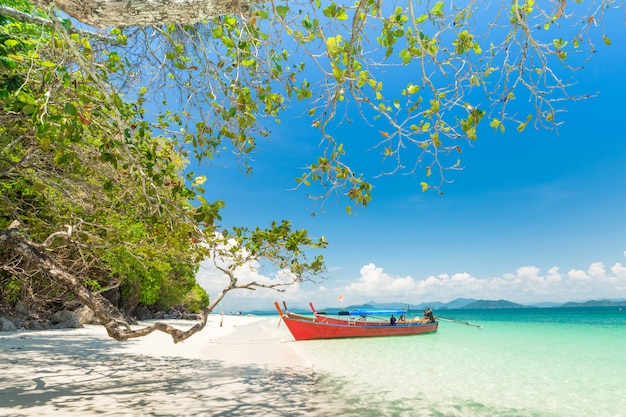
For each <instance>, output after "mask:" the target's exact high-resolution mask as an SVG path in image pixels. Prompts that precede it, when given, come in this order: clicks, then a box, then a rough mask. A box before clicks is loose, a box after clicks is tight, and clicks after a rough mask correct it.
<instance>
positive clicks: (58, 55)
mask: <svg viewBox="0 0 626 417" xmlns="http://www.w3.org/2000/svg"><path fill="white" fill-rule="evenodd" d="M18 3H19V2H18ZM17 5H18V6H22V7H23V8H25V9H26V11H28V12H29V13H32V14H35V15H36V12H35V11H34V10H29V8H28V6H27V5H25V4H24V3H19V4H17ZM37 17H39V18H40V19H45V18H44V17H41V16H37ZM29 21H30V19H29ZM45 21H46V22H47V23H46V24H45V25H46V26H50V27H51V30H43V31H42V30H41V27H40V26H39V25H40V24H41V23H40V22H39V23H36V24H35V25H33V24H31V23H21V22H18V21H14V20H10V19H7V20H5V21H3V22H2V23H3V26H2V29H3V31H2V35H1V36H2V37H1V40H2V46H1V49H0V52H1V58H2V65H3V72H2V78H1V80H0V81H1V84H0V103H2V108H3V115H4V116H3V119H4V120H3V124H2V126H0V135H1V136H0V138H1V139H0V145H1V146H0V190H1V191H2V192H1V193H0V200H1V201H2V206H1V208H0V230H2V231H1V232H0V261H1V262H0V283H1V284H2V285H0V294H2V296H3V297H2V299H3V301H4V300H6V301H9V302H10V301H15V300H17V299H22V300H25V301H29V302H31V303H32V304H36V305H42V304H45V303H46V302H50V301H54V302H65V301H71V300H77V301H79V302H81V303H82V304H84V305H87V306H88V307H89V308H91V309H92V310H93V312H94V313H95V314H96V316H97V317H98V319H99V320H100V322H101V323H102V324H103V325H104V326H105V327H106V329H107V331H108V333H109V335H110V336H112V337H114V338H116V339H118V340H125V339H128V338H131V337H139V336H143V335H146V334H148V333H150V332H152V331H154V330H161V331H164V332H167V333H169V334H171V335H172V337H173V339H174V341H176V342H178V341H181V340H184V339H185V338H187V337H189V336H191V335H192V334H194V333H195V332H197V331H199V330H201V329H202V328H203V327H204V325H205V324H206V320H207V316H208V314H209V313H210V312H211V311H212V309H213V308H214V307H215V305H217V304H218V303H219V302H220V301H221V299H222V297H223V296H224V295H225V294H226V293H227V292H228V291H229V290H232V289H238V288H248V289H253V288H255V287H259V286H263V287H269V288H280V287H281V286H283V285H287V284H288V282H287V283H285V282H279V283H270V284H264V283H241V284H240V283H238V282H237V280H236V278H234V277H233V280H232V282H231V284H230V286H229V288H228V289H227V290H225V291H223V292H222V294H218V295H217V296H216V297H215V298H214V299H212V300H210V302H208V301H207V300H206V299H205V297H204V296H203V294H202V291H200V294H199V295H196V300H199V301H198V302H199V304H198V305H197V307H198V308H201V309H202V320H201V322H200V323H198V324H197V325H196V326H194V327H193V328H192V329H190V330H188V331H186V332H183V331H180V330H177V329H175V328H174V327H171V326H168V325H165V324H163V323H156V324H155V325H152V326H148V327H145V328H142V329H139V330H132V329H131V328H130V326H129V325H128V323H127V320H126V319H125V318H124V316H123V314H122V313H121V312H120V311H119V310H117V309H116V308H114V307H113V306H112V305H111V304H110V303H109V302H108V301H107V300H106V299H105V298H104V297H102V295H100V294H101V292H102V291H105V290H109V289H111V288H113V287H119V288H121V289H122V295H123V296H124V297H125V299H126V300H130V301H131V303H135V304H136V303H138V302H139V303H143V304H145V305H153V304H158V305H163V306H165V307H167V306H169V305H176V304H180V303H182V302H184V301H185V299H186V298H185V297H186V296H187V294H188V293H190V292H196V293H197V292H198V290H199V287H198V286H197V285H196V284H195V273H196V271H197V268H198V263H199V262H200V261H201V260H202V259H204V258H205V257H206V256H207V255H208V254H210V253H211V250H213V248H214V246H215V245H218V244H220V245H221V244H222V239H223V238H224V237H227V236H229V232H228V231H223V232H222V233H221V234H218V235H215V231H216V230H217V228H216V225H215V223H216V221H218V220H219V209H220V208H221V207H223V205H224V203H223V202H221V201H219V200H218V201H215V202H212V203H211V202H208V201H206V200H205V199H204V198H203V197H202V196H201V195H200V196H198V199H199V200H196V193H202V192H203V190H202V183H203V182H204V178H203V177H201V176H195V175H193V173H188V174H187V175H186V176H183V175H182V172H183V169H184V167H185V165H186V162H185V156H184V155H183V153H182V152H180V151H179V150H178V144H177V143H175V142H173V141H172V139H171V138H168V137H167V136H161V135H158V134H156V133H155V132H154V130H153V129H152V127H151V125H150V123H148V122H146V121H144V120H143V113H144V111H145V109H144V108H143V104H144V102H145V99H144V98H143V97H142V96H143V95H142V94H141V93H140V94H138V96H137V99H136V101H135V102H127V101H124V100H123V99H122V97H121V96H120V94H118V93H117V92H115V90H113V91H111V90H109V89H108V88H107V85H110V84H114V83H115V77H123V76H124V75H125V74H124V73H125V71H126V70H125V66H124V65H123V63H121V62H120V61H119V60H118V58H117V55H116V54H114V53H110V52H108V51H105V52H106V53H104V54H103V53H102V50H101V49H99V48H100V46H97V45H95V44H93V45H92V43H91V42H90V39H89V37H90V36H91V34H90V33H86V34H84V35H83V36H81V35H79V34H78V32H76V31H74V32H75V33H73V34H71V35H70V33H69V31H68V30H67V29H66V28H65V27H64V26H62V25H61V23H60V22H59V21H56V20H52V21H51V20H47V19H46V20H45ZM96 39H101V38H96ZM104 41H105V42H110V41H111V38H109V39H104ZM109 83H110V84H109ZM161 124H163V122H162V123H161ZM234 236H235V237H234V238H235V240H236V242H239V243H240V244H242V243H243V245H244V246H245V245H246V242H248V241H252V242H253V243H254V247H253V248H252V249H251V253H252V256H255V257H256V259H259V260H263V259H266V260H268V261H270V262H276V263H277V267H280V268H285V267H287V266H288V267H289V268H290V269H291V271H292V274H291V275H290V277H291V280H292V282H293V281H295V280H301V279H306V278H307V277H308V276H309V275H310V276H314V275H316V274H318V273H320V272H321V271H322V270H323V263H322V262H321V258H319V257H318V258H315V259H314V260H313V261H312V262H307V261H306V254H305V253H304V251H303V248H304V247H307V246H313V247H319V246H322V243H318V242H316V241H315V240H314V239H312V238H310V237H309V236H308V235H307V233H306V232H302V231H297V230H295V231H294V230H292V228H291V225H290V224H289V222H283V223H282V224H280V225H278V224H274V225H272V226H271V227H270V228H267V229H257V230H255V231H247V230H243V229H238V230H237V231H236V235H234ZM235 255H236V253H234V254H233V256H235ZM235 262H236V259H235ZM203 299H204V301H202V300H203Z"/></svg>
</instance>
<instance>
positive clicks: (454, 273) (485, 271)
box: [198, 12, 626, 311]
mask: <svg viewBox="0 0 626 417" xmlns="http://www.w3.org/2000/svg"><path fill="white" fill-rule="evenodd" d="M615 13H616V14H617V15H619V14H620V12H615ZM618 17H619V16H618ZM614 29H615V30H613V31H611V30H608V33H611V32H612V34H613V36H612V40H613V43H612V45H611V46H610V47H606V46H604V45H599V46H598V52H597V53H596V54H595V56H594V59H593V60H592V61H591V63H589V64H588V65H586V68H585V70H584V71H582V72H580V73H578V76H577V83H578V84H577V85H576V87H575V88H576V91H579V92H586V93H591V94H593V93H596V92H598V96H597V97H595V98H591V99H589V100H585V101H576V102H570V103H569V104H567V109H568V112H567V113H566V114H564V115H561V119H562V121H563V122H564V124H563V125H562V126H561V127H560V128H559V130H558V132H555V131H545V130H543V131H538V130H535V129H532V128H528V129H526V131H524V132H523V133H518V132H516V131H515V130H514V128H512V127H509V129H508V131H507V133H506V134H504V135H502V134H495V133H492V131H491V130H490V129H489V127H488V126H487V125H488V123H487V122H485V123H484V126H483V129H482V131H481V134H480V135H479V138H478V140H477V141H476V142H475V143H474V144H473V147H471V148H470V147H465V149H464V151H463V154H462V163H463V165H464V167H465V168H464V170H463V171H460V172H456V173H454V174H453V175H452V176H451V178H452V179H453V180H454V182H453V183H451V184H448V185H446V186H445V187H444V189H443V191H444V194H443V195H437V193H436V192H433V191H429V192H427V193H422V192H421V190H420V186H419V182H420V181H421V180H423V178H421V177H419V176H417V177H410V176H399V175H396V176H393V177H382V178H378V179H372V177H371V176H374V175H376V174H378V173H379V172H380V169H381V166H380V165H376V161H377V160H378V158H379V155H378V154H377V153H376V152H377V151H370V152H366V151H364V148H365V147H361V148H358V147H357V146H356V145H357V144H359V141H360V139H359V138H363V141H364V142H365V141H366V140H367V138H368V136H369V135H371V134H372V132H371V129H370V130H368V128H367V126H359V125H358V124H357V125H355V126H353V127H352V129H351V133H350V134H351V136H352V140H351V141H349V143H350V146H348V149H347V152H348V154H349V157H350V158H351V161H352V162H353V163H354V164H355V166H360V167H362V169H363V170H364V173H365V174H366V175H368V176H370V179H371V181H372V182H373V184H374V186H375V188H374V194H373V198H374V200H373V201H372V202H371V204H370V205H369V207H368V208H366V209H360V210H357V212H356V214H355V215H353V216H348V215H347V214H346V213H345V210H344V207H345V205H346V202H345V201H340V202H338V203H337V202H336V201H335V200H332V199H331V200H329V201H328V202H326V205H325V207H324V211H325V213H323V214H322V213H320V210H319V206H316V205H315V203H314V202H313V201H311V200H309V199H307V197H306V193H307V191H308V190H306V189H300V190H292V188H293V187H294V185H295V182H294V179H295V178H296V177H297V176H299V175H300V174H301V172H302V171H301V168H302V166H303V164H304V163H306V162H311V159H310V158H312V156H313V155H316V153H315V152H318V149H317V145H318V142H319V137H318V134H319V133H318V132H317V131H316V130H314V129H311V128H309V126H308V124H309V123H310V122H309V121H308V120H306V119H301V118H297V117H293V115H292V116H291V117H290V116H283V122H282V124H281V125H280V126H278V127H276V128H275V129H272V135H271V136H270V142H267V143H261V144H260V148H259V152H258V153H257V154H256V155H255V156H254V160H255V161H254V164H253V167H254V170H255V173H254V175H253V176H251V177H246V176H245V175H243V174H242V173H241V172H239V171H238V170H237V169H236V167H235V166H232V165H231V166H230V168H226V169H210V170H207V172H206V174H207V175H208V177H209V180H208V182H207V184H206V187H205V188H206V189H207V197H208V198H209V199H216V198H219V199H223V200H225V201H226V203H227V207H226V209H224V210H223V213H222V214H223V220H224V221H223V223H224V225H225V226H229V225H246V226H250V227H253V226H257V225H258V226H267V225H269V223H270V222H271V221H272V220H282V219H287V220H291V221H292V222H293V224H294V227H297V228H306V229H308V230H309V231H310V233H311V235H313V236H321V235H324V236H325V237H326V239H327V240H328V241H329V246H328V248H327V249H326V250H325V251H323V252H322V254H323V255H324V258H325V259H326V263H327V266H328V268H329V274H328V275H329V279H328V280H327V281H325V282H324V283H322V284H317V285H311V284H301V285H299V286H295V287H293V288H290V289H289V290H288V291H286V292H285V293H283V294H277V293H275V292H271V291H240V292H235V293H231V294H229V295H228V296H227V298H226V299H225V300H224V302H223V308H224V310H226V311H237V310H249V309H266V308H271V307H272V302H273V301H274V300H286V301H287V302H288V303H289V304H290V305H292V306H306V305H307V303H308V302H309V301H312V302H313V303H314V304H316V305H317V306H318V307H319V308H325V307H331V306H338V305H339V304H340V303H339V302H338V296H339V295H340V294H343V296H344V304H355V303H362V302H368V301H376V302H390V301H398V302H407V303H415V304H417V303H421V302H429V301H443V302H447V301H451V300H453V299H455V298H458V297H469V298H477V299H508V300H511V301H515V302H519V303H522V304H530V303H536V302H543V301H555V302H565V301H571V300H586V299H592V298H626V266H624V264H626V257H625V251H626V212H625V210H624V208H625V207H626V135H625V133H624V121H625V120H626V115H625V114H624V112H625V111H626V104H625V100H626V36H623V34H624V25H623V23H622V22H618V23H617V24H616V25H615V28H614ZM619 35H622V36H621V37H620V36H619ZM355 138H356V140H355ZM217 163H220V161H217ZM312 211H316V212H317V213H318V215H316V216H311V212H312ZM249 275H251V276H254V278H255V279H265V280H273V279H275V277H274V276H271V275H268V276H263V273H262V272H259V271H250V270H242V271H241V276H242V278H243V279H245V277H246V276H249ZM198 280H199V282H200V283H201V285H203V286H204V287H205V288H207V290H208V291H209V294H210V295H213V294H215V293H217V291H218V290H219V289H220V288H221V286H222V285H223V283H224V282H225V281H224V279H223V278H222V277H221V276H220V275H219V273H217V272H216V271H215V270H212V269H211V268H210V266H209V265H208V264H205V265H204V266H203V268H202V269H201V271H200V273H199V275H198Z"/></svg>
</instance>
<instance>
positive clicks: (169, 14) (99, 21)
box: [31, 0, 266, 28]
mask: <svg viewBox="0 0 626 417" xmlns="http://www.w3.org/2000/svg"><path fill="white" fill-rule="evenodd" d="M265 1H266V0H31V3H32V4H34V5H36V6H38V7H42V8H48V7H50V6H53V7H57V8H59V9H61V10H63V11H64V12H65V13H67V14H68V15H70V16H72V17H73V18H74V19H77V20H79V21H81V22H82V23H85V24H88V25H90V26H93V27H97V28H105V27H108V26H150V25H161V24H170V23H176V24H194V23H197V22H199V21H201V20H204V19H209V18H212V17H217V16H222V15H225V14H237V13H246V12H247V11H248V10H249V9H250V8H251V7H252V6H253V5H255V4H260V3H264V2H265Z"/></svg>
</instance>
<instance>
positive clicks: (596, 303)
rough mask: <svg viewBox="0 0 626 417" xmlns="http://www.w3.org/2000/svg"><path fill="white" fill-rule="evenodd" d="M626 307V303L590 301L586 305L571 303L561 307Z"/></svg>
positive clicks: (622, 301)
mask: <svg viewBox="0 0 626 417" xmlns="http://www.w3.org/2000/svg"><path fill="white" fill-rule="evenodd" d="M623 306H626V301H624V300H621V301H610V300H590V301H585V302H584V303H574V302H569V303H565V304H563V305H562V306H561V307H623Z"/></svg>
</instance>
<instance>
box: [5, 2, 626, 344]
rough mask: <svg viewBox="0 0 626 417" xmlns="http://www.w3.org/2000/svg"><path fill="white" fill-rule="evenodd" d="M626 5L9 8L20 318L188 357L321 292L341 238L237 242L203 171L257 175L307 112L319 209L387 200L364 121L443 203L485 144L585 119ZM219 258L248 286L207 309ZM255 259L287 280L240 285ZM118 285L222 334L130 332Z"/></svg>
mask: <svg viewBox="0 0 626 417" xmlns="http://www.w3.org/2000/svg"><path fill="white" fill-rule="evenodd" d="M51 4H54V6H55V7H58V9H56V8H54V7H51ZM36 6H37V7H36ZM148 6H149V7H148ZM200 6H201V7H200ZM621 7H622V3H619V2H614V1H611V0H598V1H588V2H582V1H579V2H569V3H568V2H566V1H565V0H552V1H548V2H544V3H542V4H536V3H535V2H534V1H532V0H527V1H518V0H513V1H511V2H507V3H488V2H483V1H472V0H470V1H401V0H397V1H394V2H381V1H373V0H367V1H357V2H345V3H344V2H334V1H325V2H322V1H321V0H313V1H298V0H295V1H288V2H280V1H275V2H256V1H241V2H235V4H233V3H232V2H225V1H219V0H216V1H198V0H187V1H186V2H145V1H138V0H137V1H131V2H119V1H104V2H102V1H98V2H96V1H88V0H84V1H79V2H76V1H72V2H65V1H55V2H54V3H51V2H49V1H45V0H41V1H33V2H30V3H29V2H25V1H21V0H13V1H8V2H5V5H4V6H1V8H0V14H1V15H0V24H1V25H2V26H1V32H0V67H1V73H0V103H1V105H2V109H3V112H2V115H1V116H0V117H2V124H1V126H0V135H1V136H0V141H1V142H0V190H2V193H1V194H0V200H1V201H2V205H1V207H0V230H2V232H1V234H0V261H1V262H2V263H1V265H2V267H1V268H0V283H1V284H2V285H1V286H0V291H1V292H2V295H3V298H4V299H5V300H9V301H11V300H17V299H25V298H28V299H31V300H32V301H33V302H34V303H44V302H45V301H46V300H48V301H49V300H56V299H72V298H75V299H78V300H79V301H80V302H82V303H84V304H86V305H88V306H89V307H90V308H92V309H93V310H94V312H95V313H96V315H97V316H98V317H99V318H100V320H101V322H102V323H103V324H104V325H105V326H106V327H107V330H108V331H109V334H110V335H111V336H112V337H115V338H117V339H119V340H123V339H126V338H129V337H136V336H141V335H144V334H147V333H149V332H151V331H153V330H162V331H166V332H168V333H170V334H172V336H173V338H174V340H175V341H179V340H183V339H184V338H185V337H188V336H189V335H191V334H193V332H195V331H198V330H200V329H201V328H202V327H203V326H204V323H206V315H207V314H208V313H209V312H210V311H212V309H213V308H214V307H215V306H216V305H217V303H218V302H219V301H220V300H221V298H222V297H223V296H225V295H226V294H227V293H228V291H231V290H233V289H238V288H247V289H253V288H255V287H259V286H269V287H272V288H280V287H281V286H283V285H288V284H289V283H292V282H295V281H298V280H302V279H316V277H318V276H319V275H320V274H321V273H323V271H324V265H323V259H322V257H321V256H316V255H315V254H314V252H312V251H311V250H314V249H320V248H323V247H325V245H326V242H325V240H324V238H323V237H322V238H318V239H314V238H312V237H310V236H309V235H308V232H307V231H306V230H294V229H293V228H292V225H291V223H290V222H289V221H287V220H282V221H278V220H277V221H276V222H274V223H273V224H271V225H270V226H269V227H267V228H255V227H250V226H249V225H246V226H242V227H236V228H233V229H232V230H224V229H223V228H221V227H220V220H221V218H220V209H221V208H223V207H224V204H225V202H223V201H221V200H219V196H217V198H215V199H214V200H213V201H209V200H208V199H207V196H205V193H204V189H203V183H204V182H205V181H206V176H205V175H202V173H196V172H193V170H192V169H191V167H192V166H198V164H201V163H207V161H212V160H214V159H215V158H218V157H219V155H220V154H222V153H224V152H232V153H234V154H235V155H237V157H238V160H239V162H240V164H241V167H242V168H243V169H244V171H245V172H247V173H252V172H253V168H254V167H253V164H252V161H251V159H250V156H251V155H253V154H254V152H256V151H257V146H258V144H259V143H260V142H261V141H264V140H265V139H266V138H267V137H269V136H270V135H271V133H270V130H269V128H268V126H270V125H271V123H275V122H277V121H279V120H280V118H281V114H282V112H283V111H284V110H285V109H286V108H288V107H289V106H293V105H294V103H300V104H299V105H298V106H299V107H301V108H303V109H304V110H303V117H308V118H310V122H311V125H312V126H313V127H314V128H316V129H317V130H318V132H319V141H320V144H321V145H320V147H319V154H318V155H315V156H313V157H312V160H311V161H310V163H309V165H308V166H307V168H306V169H305V170H304V171H303V172H302V175H301V176H300V177H298V178H296V179H295V182H296V186H297V187H303V188H304V187H306V188H308V189H310V190H311V191H310V192H309V194H310V195H311V196H312V197H313V198H314V199H317V200H320V201H322V202H324V201H326V200H327V199H329V198H336V199H340V200H344V201H347V204H346V211H347V212H348V213H351V212H352V211H353V210H354V208H355V207H364V206H367V204H368V202H369V201H370V200H371V198H372V185H371V179H369V178H366V177H364V176H363V175H362V174H361V173H359V172H356V171H355V170H353V169H352V167H351V166H350V164H349V162H348V161H349V155H347V154H346V151H345V148H344V141H345V139H346V138H344V137H342V135H343V134H344V133H343V131H342V130H341V127H342V126H345V125H348V124H350V123H351V122H352V121H353V120H354V119H356V118H361V119H363V120H364V121H365V122H366V123H368V124H369V125H370V126H371V130H372V135H371V136H370V137H368V138H364V139H363V148H366V149H373V150H374V152H378V153H379V155H380V160H381V169H380V174H381V175H392V174H412V175H417V176H419V178H420V180H419V187H420V188H421V189H422V191H425V192H426V191H429V190H434V191H437V192H443V189H444V185H445V183H446V182H447V181H448V177H447V173H448V172H449V171H451V170H460V169H462V167H463V162H462V159H461V156H462V155H461V154H462V151H463V149H464V148H466V147H468V146H471V144H472V142H473V141H475V140H477V139H479V137H480V132H481V131H483V130H482V129H495V130H496V131H499V132H502V133H504V132H508V131H511V130H513V131H523V130H524V129H526V128H528V127H529V126H530V127H533V128H543V129H554V128H556V127H558V125H559V123H560V122H559V114H560V112H562V111H564V110H565V108H566V107H565V106H566V103H567V102H568V101H570V100H576V99H580V98H585V97H586V96H585V95H582V96H581V95H577V94H574V93H572V90H571V86H572V85H573V83H574V82H575V79H576V78H575V77H576V74H577V71H579V70H580V69H582V68H583V67H584V64H585V63H586V62H587V60H588V59H590V58H591V57H592V56H593V54H594V53H596V51H597V50H598V49H599V45H603V46H608V45H610V44H611V40H610V36H609V34H607V33H605V32H604V30H603V26H602V21H603V16H604V14H605V13H607V12H610V11H611V10H612V9H615V8H621ZM138 10H141V12H137V11H138ZM83 23H85V24H87V25H90V26H91V27H88V26H85V25H84V24H83ZM96 28H101V29H96ZM528 102H530V103H531V104H530V105H528V104H527V103H528ZM190 161H196V162H194V164H192V165H190ZM206 257H209V258H211V259H213V260H216V261H217V260H218V259H219V260H221V261H223V260H224V259H228V260H229V262H230V267H227V268H222V270H223V272H224V273H225V274H226V275H227V276H228V277H229V282H230V284H229V285H228V286H227V287H226V288H225V289H224V291H223V292H222V293H220V294H218V295H217V296H216V297H214V298H213V299H211V300H210V302H209V301H208V299H207V297H206V295H202V291H201V290H199V289H198V287H197V285H196V283H195V279H194V275H195V272H196V271H197V265H198V263H199V262H200V261H201V260H202V259H205V258H206ZM251 260H255V261H260V262H263V263H267V264H268V265H271V266H273V267H274V268H275V269H276V270H277V271H287V272H288V273H287V275H286V276H288V277H289V278H288V279H287V280H286V281H280V282H276V283H273V284H269V285H267V284H261V283H255V282H252V283H250V282H246V283H242V282H239V281H238V279H237V268H238V267H241V266H242V265H245V264H246V263H247V262H250V261H251ZM115 287H119V288H121V289H122V291H123V295H124V296H125V297H127V298H128V299H132V300H134V301H135V302H136V303H142V304H145V305H154V304H159V305H163V306H170V305H175V304H179V303H184V302H187V303H188V304H189V305H193V306H194V308H195V309H201V310H202V312H203V314H204V316H203V317H204V320H203V322H202V323H200V324H199V325H198V326H197V327H195V328H194V329H192V331H190V332H187V333H184V332H180V331H178V330H176V329H173V328H171V327H169V326H166V325H163V324H157V325H154V326H152V327H149V328H146V329H143V330H141V331H138V330H131V328H130V327H129V326H128V325H127V323H126V322H125V321H124V317H123V315H122V314H120V312H119V311H116V310H115V309H114V308H113V307H112V306H111V305H110V304H109V303H107V301H106V300H105V299H104V298H103V297H102V296H101V295H100V293H101V292H103V291H104V290H107V289H110V288H115ZM189 294H195V295H193V296H191V297H192V299H191V300H190V299H189V298H188V297H190V295H189ZM198 294H200V295H198Z"/></svg>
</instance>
